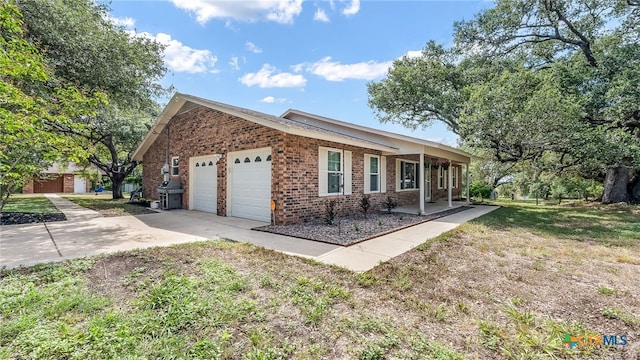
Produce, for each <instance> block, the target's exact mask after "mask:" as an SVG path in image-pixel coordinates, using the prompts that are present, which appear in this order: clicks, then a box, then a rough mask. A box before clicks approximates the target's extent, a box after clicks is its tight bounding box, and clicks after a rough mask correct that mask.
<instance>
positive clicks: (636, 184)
mask: <svg viewBox="0 0 640 360" xmlns="http://www.w3.org/2000/svg"><path fill="white" fill-rule="evenodd" d="M628 189H629V195H630V197H631V199H630V201H631V202H632V203H634V204H640V171H636V172H635V174H634V176H633V178H632V179H631V182H629V187H628Z"/></svg>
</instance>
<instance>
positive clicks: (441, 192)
mask: <svg viewBox="0 0 640 360" xmlns="http://www.w3.org/2000/svg"><path fill="white" fill-rule="evenodd" d="M441 161H442V160H441ZM453 167H457V168H458V179H457V181H456V182H457V183H458V186H457V187H455V188H453V189H451V197H452V198H453V199H459V198H460V197H461V196H462V195H464V191H463V189H462V177H463V176H464V174H463V173H462V166H460V165H453V166H449V170H451V169H452V168H453ZM438 172H439V169H434V168H431V188H432V189H433V192H432V193H431V200H432V201H436V200H446V199H448V197H449V190H447V189H438ZM445 182H446V184H447V186H448V184H449V180H448V179H447V178H445Z"/></svg>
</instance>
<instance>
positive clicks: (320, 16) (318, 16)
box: [313, 8, 330, 22]
mask: <svg viewBox="0 0 640 360" xmlns="http://www.w3.org/2000/svg"><path fill="white" fill-rule="evenodd" d="M313 20H315V21H321V22H329V21H330V20H329V16H327V13H326V12H325V11H324V10H323V9H320V8H318V9H317V10H316V13H315V14H314V15H313Z"/></svg>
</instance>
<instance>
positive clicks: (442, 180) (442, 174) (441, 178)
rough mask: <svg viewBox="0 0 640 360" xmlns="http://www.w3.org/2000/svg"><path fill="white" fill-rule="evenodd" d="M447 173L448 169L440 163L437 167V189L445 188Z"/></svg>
mask: <svg viewBox="0 0 640 360" xmlns="http://www.w3.org/2000/svg"><path fill="white" fill-rule="evenodd" d="M447 175H448V171H447V170H445V169H444V166H442V165H440V167H439V168H438V189H446V188H447Z"/></svg>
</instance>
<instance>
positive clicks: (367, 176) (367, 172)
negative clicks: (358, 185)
mask: <svg viewBox="0 0 640 360" xmlns="http://www.w3.org/2000/svg"><path fill="white" fill-rule="evenodd" d="M381 157H382V156H380V155H369V154H365V155H364V193H365V194H377V193H380V192H382V191H381V189H382V159H381ZM371 159H376V160H377V161H378V172H377V173H372V172H371ZM371 175H377V176H378V181H377V182H376V184H377V186H378V190H371Z"/></svg>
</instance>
